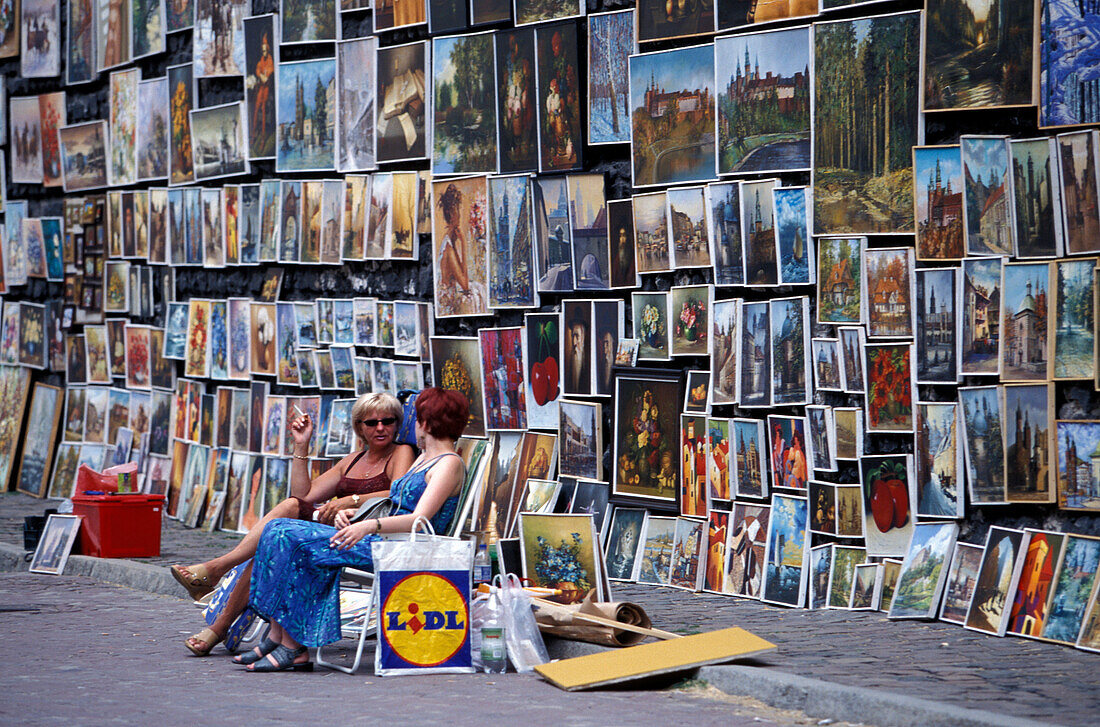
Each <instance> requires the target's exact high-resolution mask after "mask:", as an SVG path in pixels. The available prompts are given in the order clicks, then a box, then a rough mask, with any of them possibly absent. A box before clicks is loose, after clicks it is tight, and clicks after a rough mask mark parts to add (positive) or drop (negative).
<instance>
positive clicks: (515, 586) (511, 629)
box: [500, 573, 550, 672]
mask: <svg viewBox="0 0 1100 727" xmlns="http://www.w3.org/2000/svg"><path fill="white" fill-rule="evenodd" d="M500 596H501V601H502V602H503V605H504V643H505V644H506V645H507V646H508V658H509V659H511V660H512V666H514V667H515V668H516V671H518V672H528V671H532V670H533V669H534V668H535V667H536V666H538V665H539V664H545V663H546V662H548V661H550V656H549V654H547V653H546V644H545V643H544V642H543V640H542V632H540V631H539V626H538V624H537V623H536V622H535V612H534V610H533V605H532V603H531V599H530V597H529V596H528V595H527V594H526V593H525V592H524V590H523V584H522V583H520V580H519V578H517V577H516V575H515V574H514V573H509V574H508V577H507V578H505V579H504V584H503V587H502V588H501V589H500Z"/></svg>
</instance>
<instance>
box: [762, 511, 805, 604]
mask: <svg viewBox="0 0 1100 727" xmlns="http://www.w3.org/2000/svg"><path fill="white" fill-rule="evenodd" d="M808 512H809V508H808V506H807V501H806V498H805V497H791V496H789V495H775V496H774V497H773V498H772V512H771V518H770V519H769V520H768V545H767V551H766V554H765V556H764V560H765V571H764V593H763V595H762V596H761V598H762V600H764V601H768V602H772V603H781V604H783V605H786V606H797V605H799V604H800V603H801V602H802V595H803V594H804V593H805V592H806V567H805V566H806V553H807V550H806V545H807V543H806V524H807V517H808Z"/></svg>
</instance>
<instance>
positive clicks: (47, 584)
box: [0, 573, 817, 727]
mask: <svg viewBox="0 0 1100 727" xmlns="http://www.w3.org/2000/svg"><path fill="white" fill-rule="evenodd" d="M0 612H3V613H4V615H3V619H2V621H0V634H2V635H3V639H4V641H5V644H6V646H7V653H8V654H10V655H12V656H11V657H9V663H8V664H7V665H6V667H5V669H4V673H5V675H6V686H5V689H4V698H3V699H2V700H0V724H27V725H65V726H66V727H69V726H70V725H73V724H116V723H117V724H165V725H184V724H186V725H192V724H201V723H209V724H237V723H245V722H248V723H254V724H269V723H277V724H282V723H286V724H303V723H306V722H307V721H308V722H313V721H323V722H325V723H326V724H368V723H381V721H380V720H377V718H378V717H379V716H384V719H385V724H390V725H405V724H417V725H424V724H440V725H469V724H495V725H508V724H536V723H545V722H552V723H554V724H562V725H593V726H598V727H606V725H608V724H625V723H640V724H676V723H682V722H684V721H685V717H686V716H687V715H690V722H691V724H698V725H728V726H729V727H748V726H749V725H753V726H754V727H755V726H756V725H764V726H765V727H766V726H767V725H777V726H782V727H787V726H789V725H812V724H817V720H813V719H810V718H807V717H806V716H805V715H801V714H798V713H795V712H789V711H783V710H776V709H772V708H769V707H766V706H764V705H761V704H759V703H757V702H754V701H753V700H747V699H737V698H731V697H728V696H726V695H725V694H722V693H719V692H717V690H714V689H707V688H706V686H705V685H698V684H688V685H685V686H686V687H687V688H680V689H673V690H664V691H597V692H576V693H568V692H563V691H561V690H559V689H557V688H555V687H553V686H550V685H549V684H547V683H546V682H544V681H542V680H541V679H539V678H537V677H535V676H533V675H521V674H505V675H487V674H472V675H467V674H462V675H437V676H423V677H404V678H402V677H394V678H387V679H385V680H381V679H378V678H375V677H374V676H372V674H371V668H370V666H363V667H361V669H360V671H359V672H358V673H356V674H354V675H351V676H349V675H346V674H343V673H340V672H334V671H329V670H328V669H322V668H317V670H316V671H314V672H313V673H296V674H249V673H247V672H245V671H244V670H243V669H241V668H240V667H236V666H234V665H233V664H231V663H230V661H229V659H228V657H227V656H226V655H225V652H224V651H222V650H221V649H220V648H219V649H217V650H216V652H215V655H214V656H210V657H207V658H203V659H199V658H196V657H193V656H191V655H189V654H188V653H187V652H186V651H185V650H184V648H183V645H182V641H183V639H184V638H185V636H186V635H187V634H188V633H189V631H187V630H185V629H183V628H182V627H184V626H186V625H190V624H194V623H195V622H196V621H197V620H198V611H197V609H196V608H195V607H194V606H192V605H191V604H190V603H187V602H185V601H183V600H179V599H174V598H171V597H167V596H158V595H155V594H149V593H144V592H142V591H136V590H133V589H130V588H126V587H122V586H112V585H107V584H100V583H95V582H93V581H91V580H89V579H87V578H83V577H77V576H56V577H55V576H41V575H32V574H25V573H5V574H0ZM345 663H346V661H345Z"/></svg>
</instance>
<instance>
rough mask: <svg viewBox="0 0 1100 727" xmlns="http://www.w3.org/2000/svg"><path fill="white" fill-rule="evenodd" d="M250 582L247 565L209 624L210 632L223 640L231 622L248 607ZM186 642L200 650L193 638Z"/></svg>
mask: <svg viewBox="0 0 1100 727" xmlns="http://www.w3.org/2000/svg"><path fill="white" fill-rule="evenodd" d="M251 582H252V564H251V563H249V564H248V567H247V568H245V569H244V572H243V573H241V577H240V578H238V579H237V583H236V585H234V586H233V590H232V591H230V593H229V598H228V599H227V600H226V602H225V607H224V608H222V612H221V613H219V614H218V617H217V618H216V619H214V623H212V624H210V630H211V631H213V632H214V633H216V634H218V635H219V636H221V637H223V638H224V637H225V635H226V634H227V633H229V627H230V626H232V625H233V622H234V621H236V620H237V617H238V616H240V615H241V614H242V613H244V609H245V608H246V607H247V606H248V590H249V585H250V584H251ZM187 640H188V641H189V642H191V643H192V644H193V645H194V646H195V647H196V648H202V646H200V642H198V641H197V640H195V637H194V636H192V637H190V638H189V639H187Z"/></svg>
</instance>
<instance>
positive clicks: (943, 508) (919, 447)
mask: <svg viewBox="0 0 1100 727" xmlns="http://www.w3.org/2000/svg"><path fill="white" fill-rule="evenodd" d="M958 423H959V416H958V403H957V402H953V401H952V402H944V403H932V402H929V403H924V402H922V403H919V404H917V433H916V449H915V450H914V451H915V455H914V457H913V459H914V460H915V465H916V469H917V480H916V482H917V487H916V490H917V507H916V513H917V516H918V517H949V518H954V517H960V516H961V515H962V502H963V501H962V497H961V496H960V490H959V482H960V478H961V477H962V474H963V471H962V443H961V442H960V441H959V426H958Z"/></svg>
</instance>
